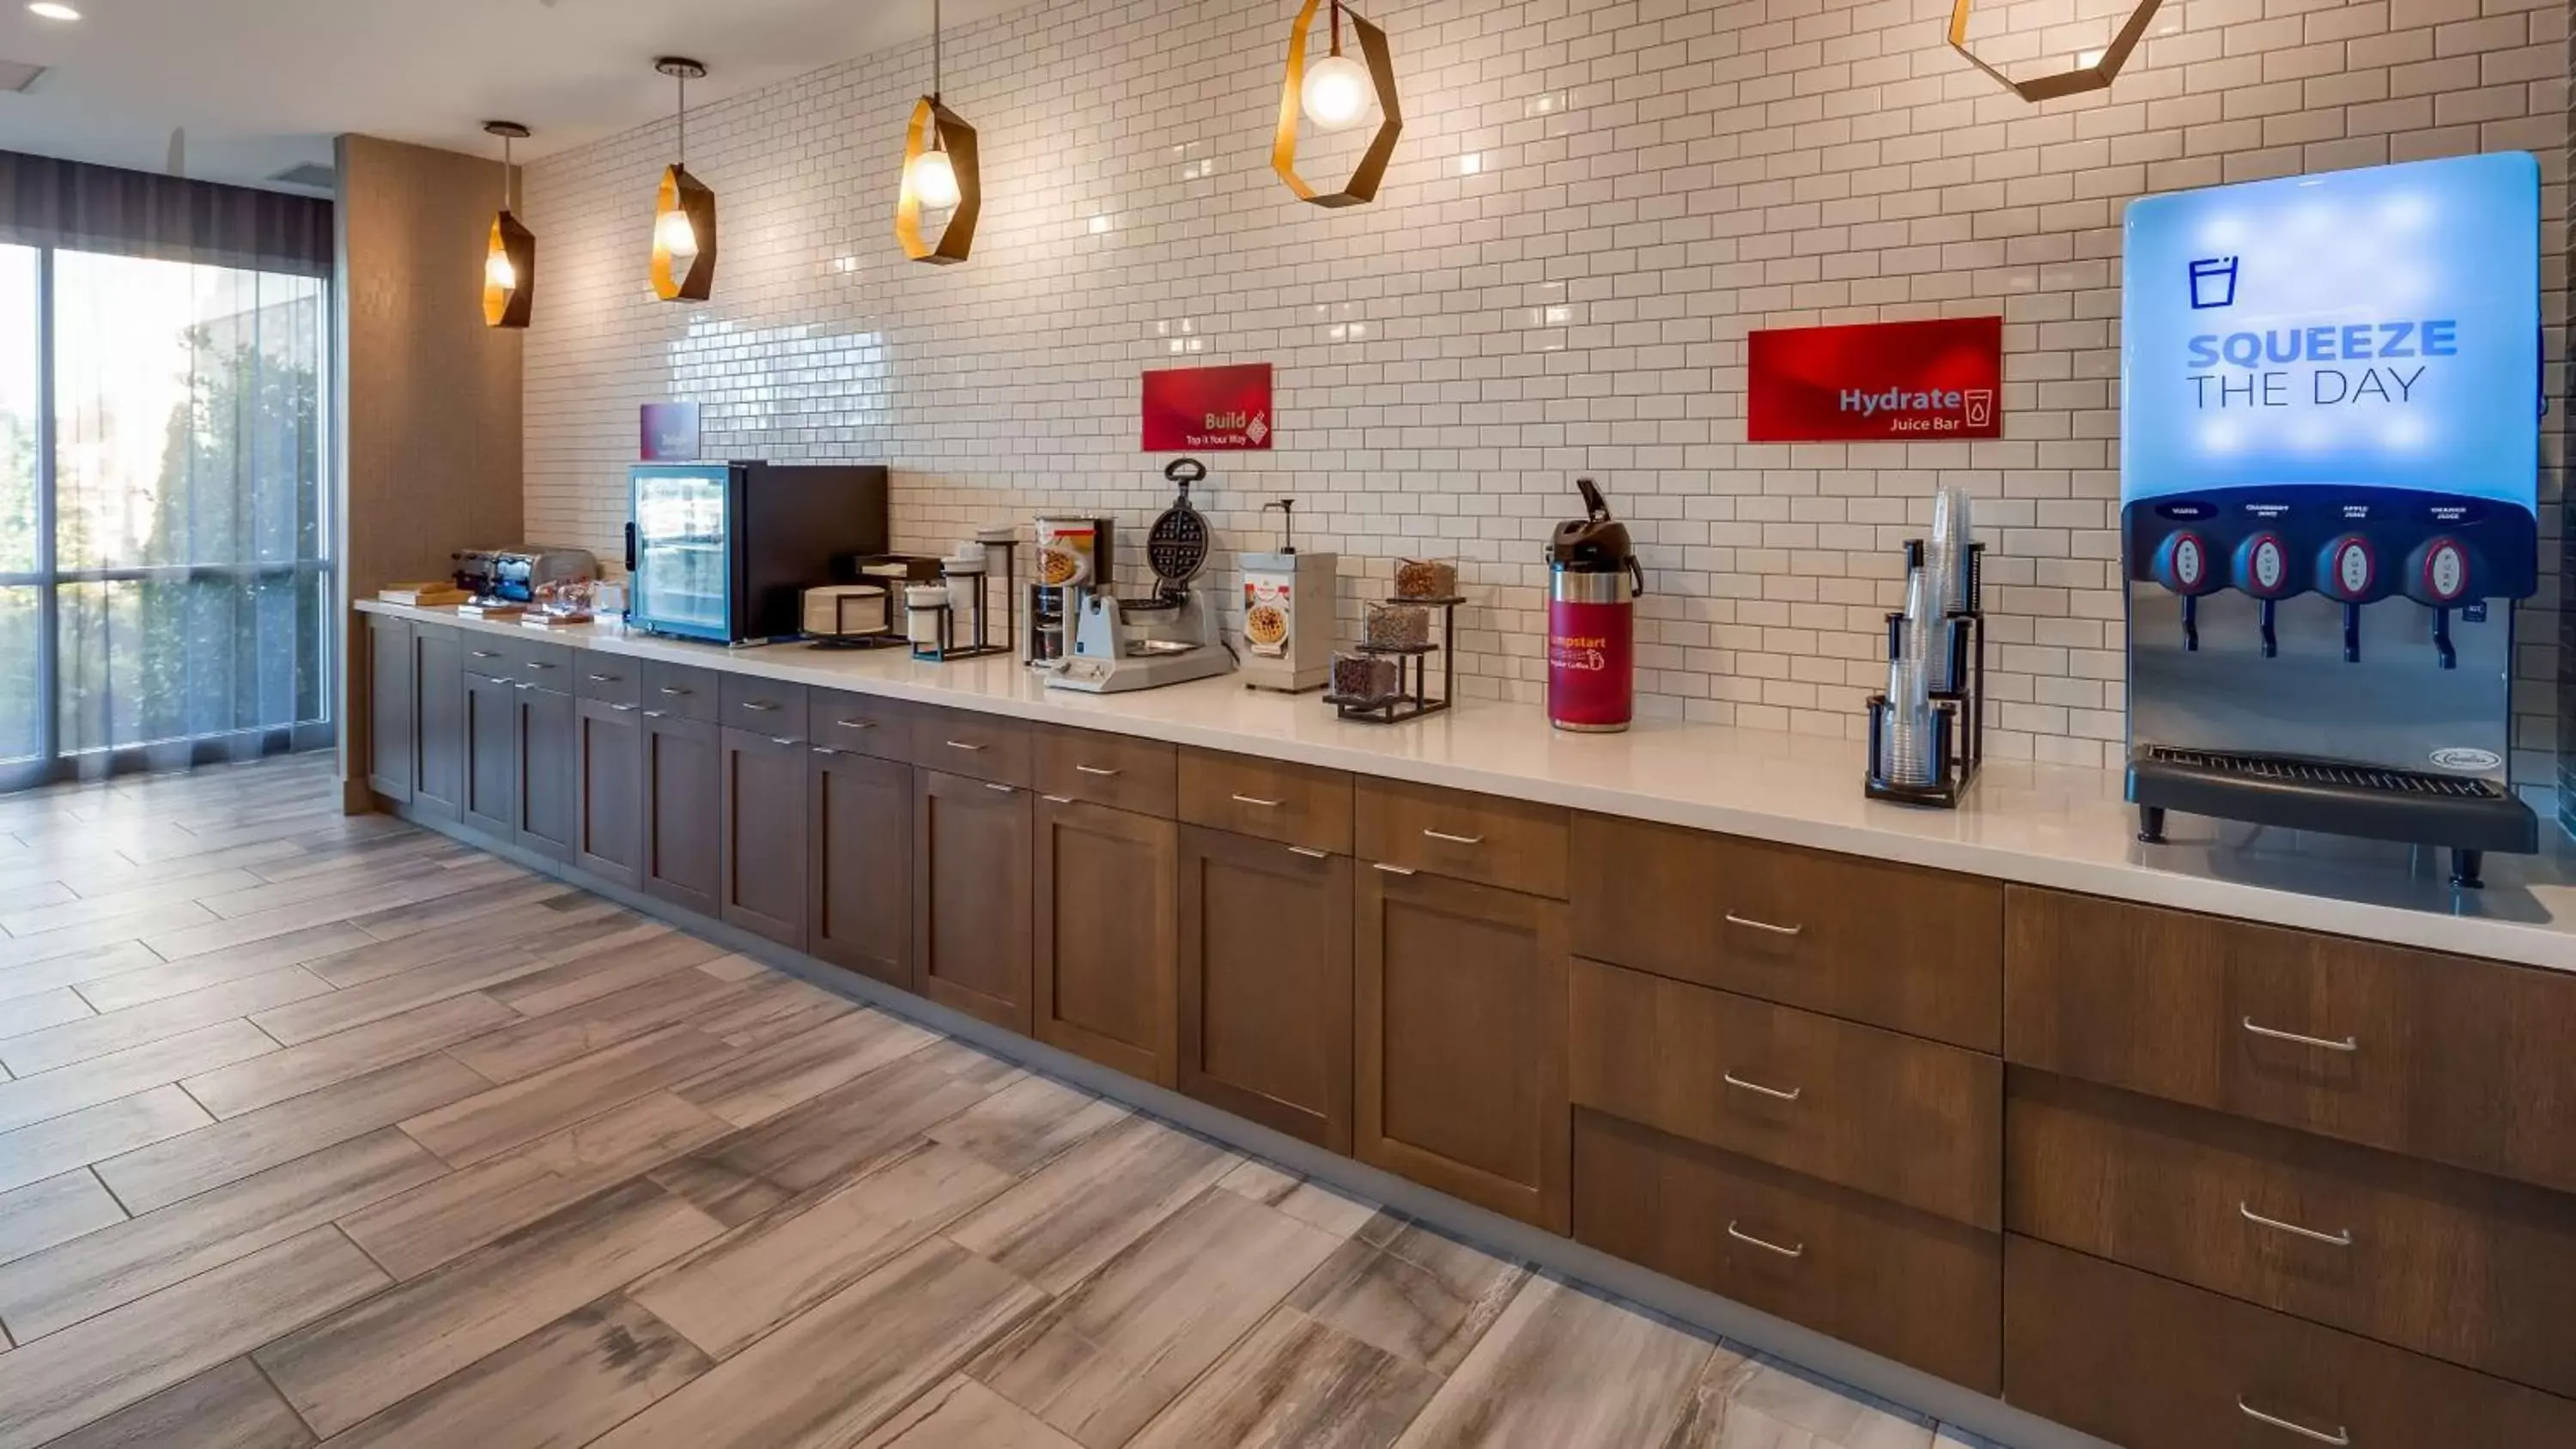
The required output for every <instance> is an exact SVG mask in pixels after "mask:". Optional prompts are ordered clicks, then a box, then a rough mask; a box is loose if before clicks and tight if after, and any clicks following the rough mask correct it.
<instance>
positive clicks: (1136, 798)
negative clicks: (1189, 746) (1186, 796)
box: [1032, 728, 1180, 820]
mask: <svg viewBox="0 0 2576 1449" xmlns="http://www.w3.org/2000/svg"><path fill="white" fill-rule="evenodd" d="M1032 746H1033V748H1032V755H1033V765H1032V768H1033V770H1034V777H1035V778H1034V783H1035V784H1036V786H1037V788H1038V790H1039V792H1040V793H1042V794H1047V795H1059V796H1062V797H1064V798H1065V799H1068V800H1087V801H1089V802H1090V803H1092V804H1094V805H1107V806H1110V807H1112V808H1113V809H1118V810H1132V811H1134V812H1135V813H1137V814H1139V815H1153V816H1158V817H1160V818H1162V819H1165V820H1169V819H1171V818H1172V807H1173V796H1174V793H1175V792H1176V791H1177V790H1178V789H1179V782H1178V778H1177V777H1178V774H1179V769H1180V764H1179V751H1178V750H1176V749H1174V748H1173V747H1172V746H1170V745H1167V744H1165V743H1163V742H1162V741H1160V740H1140V739H1137V738H1136V737H1135V736H1133V735H1113V734H1107V733H1104V732H1102V731H1100V730H1074V729H1063V728H1046V729H1040V730H1038V731H1036V734H1035V738H1034V740H1033V741H1032Z"/></svg>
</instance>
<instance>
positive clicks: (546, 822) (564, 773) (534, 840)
mask: <svg viewBox="0 0 2576 1449" xmlns="http://www.w3.org/2000/svg"><path fill="white" fill-rule="evenodd" d="M518 694H519V837H518V838H519V844H520V845H521V846H522V847H524V848H525V849H528V850H533V851H535V852H536V853H538V854H539V855H550V856H553V857H554V858H555V859H557V860H570V859H571V858H572V841H573V831H574V828H575V825H576V824H577V822H578V820H579V818H580V814H581V759H580V745H579V739H578V736H577V734H576V732H575V730H574V728H573V708H572V696H571V695H569V694H563V693H559V692H557V691H555V690H551V689H537V688H534V687H532V686H528V685H521V686H520V687H519V691H518Z"/></svg>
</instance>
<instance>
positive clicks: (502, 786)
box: [458, 674, 519, 840]
mask: <svg viewBox="0 0 2576 1449" xmlns="http://www.w3.org/2000/svg"><path fill="white" fill-rule="evenodd" d="M458 733H459V736H460V737H461V738H462V739H463V740H464V741H465V771H464V780H465V791H464V799H463V800H462V801H461V802H459V803H460V804H461V805H462V806H463V809H464V815H465V823H466V824H468V825H470V826H473V827H474V828H475V829H477V830H481V831H484V832H486V833H488V834H491V835H496V836H498V837H500V838H501V839H503V840H509V839H513V838H515V837H516V836H517V835H518V833H519V687H518V685H516V684H515V683H513V682H511V681H509V680H506V679H494V678H492V677H491V676H490V675H486V674H468V675H466V676H465V722H464V728H463V729H461V730H460V731H459V732H458Z"/></svg>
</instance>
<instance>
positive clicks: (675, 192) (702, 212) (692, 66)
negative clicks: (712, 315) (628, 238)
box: [653, 55, 716, 302]
mask: <svg viewBox="0 0 2576 1449" xmlns="http://www.w3.org/2000/svg"><path fill="white" fill-rule="evenodd" d="M653 68H654V69H655V70H658V71H660V72H661V73H662V74H664V75H666V76H669V77H670V78H671V79H672V80H674V81H676V82H678V83H679V87H680V103H679V110H678V113H677V114H678V117H679V128H680V136H679V142H680V144H679V159H678V160H676V161H674V162H672V163H671V164H670V165H669V166H667V167H664V168H663V170H662V186H661V189H660V191H659V192H657V193H656V194H655V197H654V201H653V295H654V296H656V297H659V298H661V299H662V300H663V301H665V302H703V301H705V300H706V299H707V297H708V295H709V294H710V293H712V292H713V291H714V290H715V283H716V194H715V193H714V192H712V191H709V190H708V189H707V188H706V187H704V186H702V185H700V184H699V183H698V178H696V177H694V176H691V175H690V174H689V82H691V81H693V80H700V79H703V78H704V77H705V76H706V73H707V68H706V67H705V66H703V65H700V64H698V63H697V62H696V61H694V60H689V59H686V58H684V57H681V56H676V55H666V56H663V57H662V58H661V59H659V60H657V61H655V62H653Z"/></svg>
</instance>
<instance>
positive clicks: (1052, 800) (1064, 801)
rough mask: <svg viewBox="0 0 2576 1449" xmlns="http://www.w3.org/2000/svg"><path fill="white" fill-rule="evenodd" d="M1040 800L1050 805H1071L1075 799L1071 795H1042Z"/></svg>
mask: <svg viewBox="0 0 2576 1449" xmlns="http://www.w3.org/2000/svg"><path fill="white" fill-rule="evenodd" d="M1038 798H1039V799H1041V800H1044V801H1045V802H1047V803H1048V804H1049V805H1070V804H1072V803H1073V797H1072V796H1070V795H1040V796H1039V797H1038Z"/></svg>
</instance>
